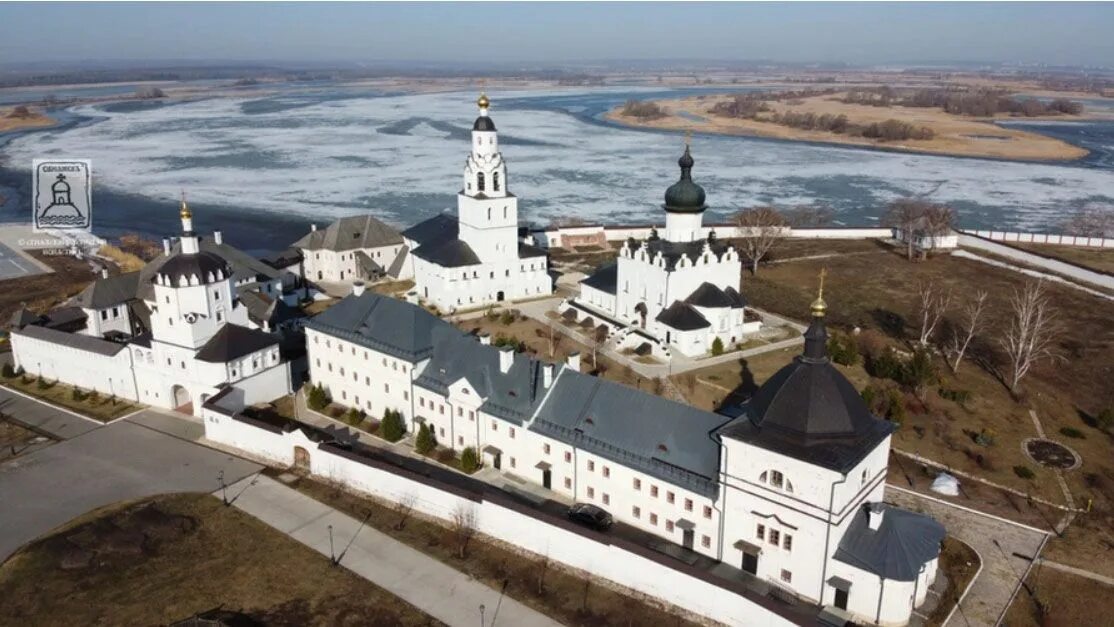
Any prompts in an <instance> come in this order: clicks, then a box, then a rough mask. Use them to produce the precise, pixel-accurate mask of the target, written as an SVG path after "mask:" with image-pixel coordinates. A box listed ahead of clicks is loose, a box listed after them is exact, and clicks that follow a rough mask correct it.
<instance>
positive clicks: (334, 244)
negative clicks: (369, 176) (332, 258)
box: [294, 214, 402, 251]
mask: <svg viewBox="0 0 1114 627" xmlns="http://www.w3.org/2000/svg"><path fill="white" fill-rule="evenodd" d="M401 243H402V234H401V233H399V232H398V230H397V229H395V228H394V227H393V226H390V225H389V224H387V223H385V222H383V221H382V220H380V219H378V218H376V217H374V216H372V215H370V214H368V215H362V216H348V217H346V218H341V219H339V220H337V221H335V222H333V223H332V224H330V225H329V226H327V227H325V228H324V229H320V230H316V231H310V232H309V233H308V234H306V235H305V236H303V237H302V238H301V239H299V240H298V241H297V242H294V246H295V247H297V248H301V249H304V250H333V251H344V250H353V249H356V248H379V247H381V246H393V245H395V244H401Z"/></svg>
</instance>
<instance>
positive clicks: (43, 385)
mask: <svg viewBox="0 0 1114 627" xmlns="http://www.w3.org/2000/svg"><path fill="white" fill-rule="evenodd" d="M35 387H37V388H38V389H40V390H45V389H47V388H49V387H50V384H49V383H47V381H46V378H45V377H43V376H42V375H40V376H39V380H38V381H36V382H35Z"/></svg>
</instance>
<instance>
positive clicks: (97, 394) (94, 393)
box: [89, 390, 101, 402]
mask: <svg viewBox="0 0 1114 627" xmlns="http://www.w3.org/2000/svg"><path fill="white" fill-rule="evenodd" d="M100 397H101V393H100V392H98V391H96V390H89V400H91V401H93V402H96V401H97V400H98V399H100Z"/></svg>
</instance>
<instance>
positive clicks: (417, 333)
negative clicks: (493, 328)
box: [306, 292, 461, 363]
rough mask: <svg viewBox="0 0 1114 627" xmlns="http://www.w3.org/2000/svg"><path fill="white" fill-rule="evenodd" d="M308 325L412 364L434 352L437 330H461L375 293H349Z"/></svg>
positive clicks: (410, 306)
mask: <svg viewBox="0 0 1114 627" xmlns="http://www.w3.org/2000/svg"><path fill="white" fill-rule="evenodd" d="M306 326H307V327H309V328H311V329H314V330H316V331H320V332H322V333H325V334H328V335H334V336H336V337H339V338H341V339H344V340H348V341H350V342H355V343H356V344H359V345H360V346H366V347H367V348H371V349H374V350H377V351H379V352H383V353H387V354H388V355H392V356H394V357H398V358H401V359H405V360H407V361H409V362H411V363H414V362H417V361H419V360H422V359H425V358H426V357H429V356H430V355H431V354H432V353H433V342H434V330H435V329H440V332H441V333H444V332H445V328H446V327H447V328H448V329H451V330H452V331H453V332H455V333H457V334H459V333H461V331H458V330H457V329H456V328H455V327H453V326H452V325H450V324H448V323H447V322H444V321H443V320H441V319H440V318H438V317H436V316H434V315H433V314H431V313H429V312H428V311H426V310H424V309H422V308H421V307H417V306H415V305H411V304H409V303H405V302H402V301H400V300H395V299H393V298H390V297H388V296H382V295H379V294H374V293H372V292H364V293H363V294H361V295H359V296H351V295H350V296H347V297H346V298H344V300H342V301H340V302H339V303H337V304H335V305H333V306H332V307H330V308H328V309H327V310H325V311H324V312H322V313H320V314H318V315H317V316H314V317H313V318H311V319H310V320H309V322H307V323H306Z"/></svg>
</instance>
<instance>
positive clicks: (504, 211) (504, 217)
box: [496, 188, 507, 220]
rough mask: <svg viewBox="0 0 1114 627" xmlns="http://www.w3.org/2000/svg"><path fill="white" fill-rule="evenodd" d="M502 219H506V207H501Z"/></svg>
mask: <svg viewBox="0 0 1114 627" xmlns="http://www.w3.org/2000/svg"><path fill="white" fill-rule="evenodd" d="M496 189H499V188H496ZM503 219H504V220H506V219H507V208H506V207H503Z"/></svg>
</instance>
